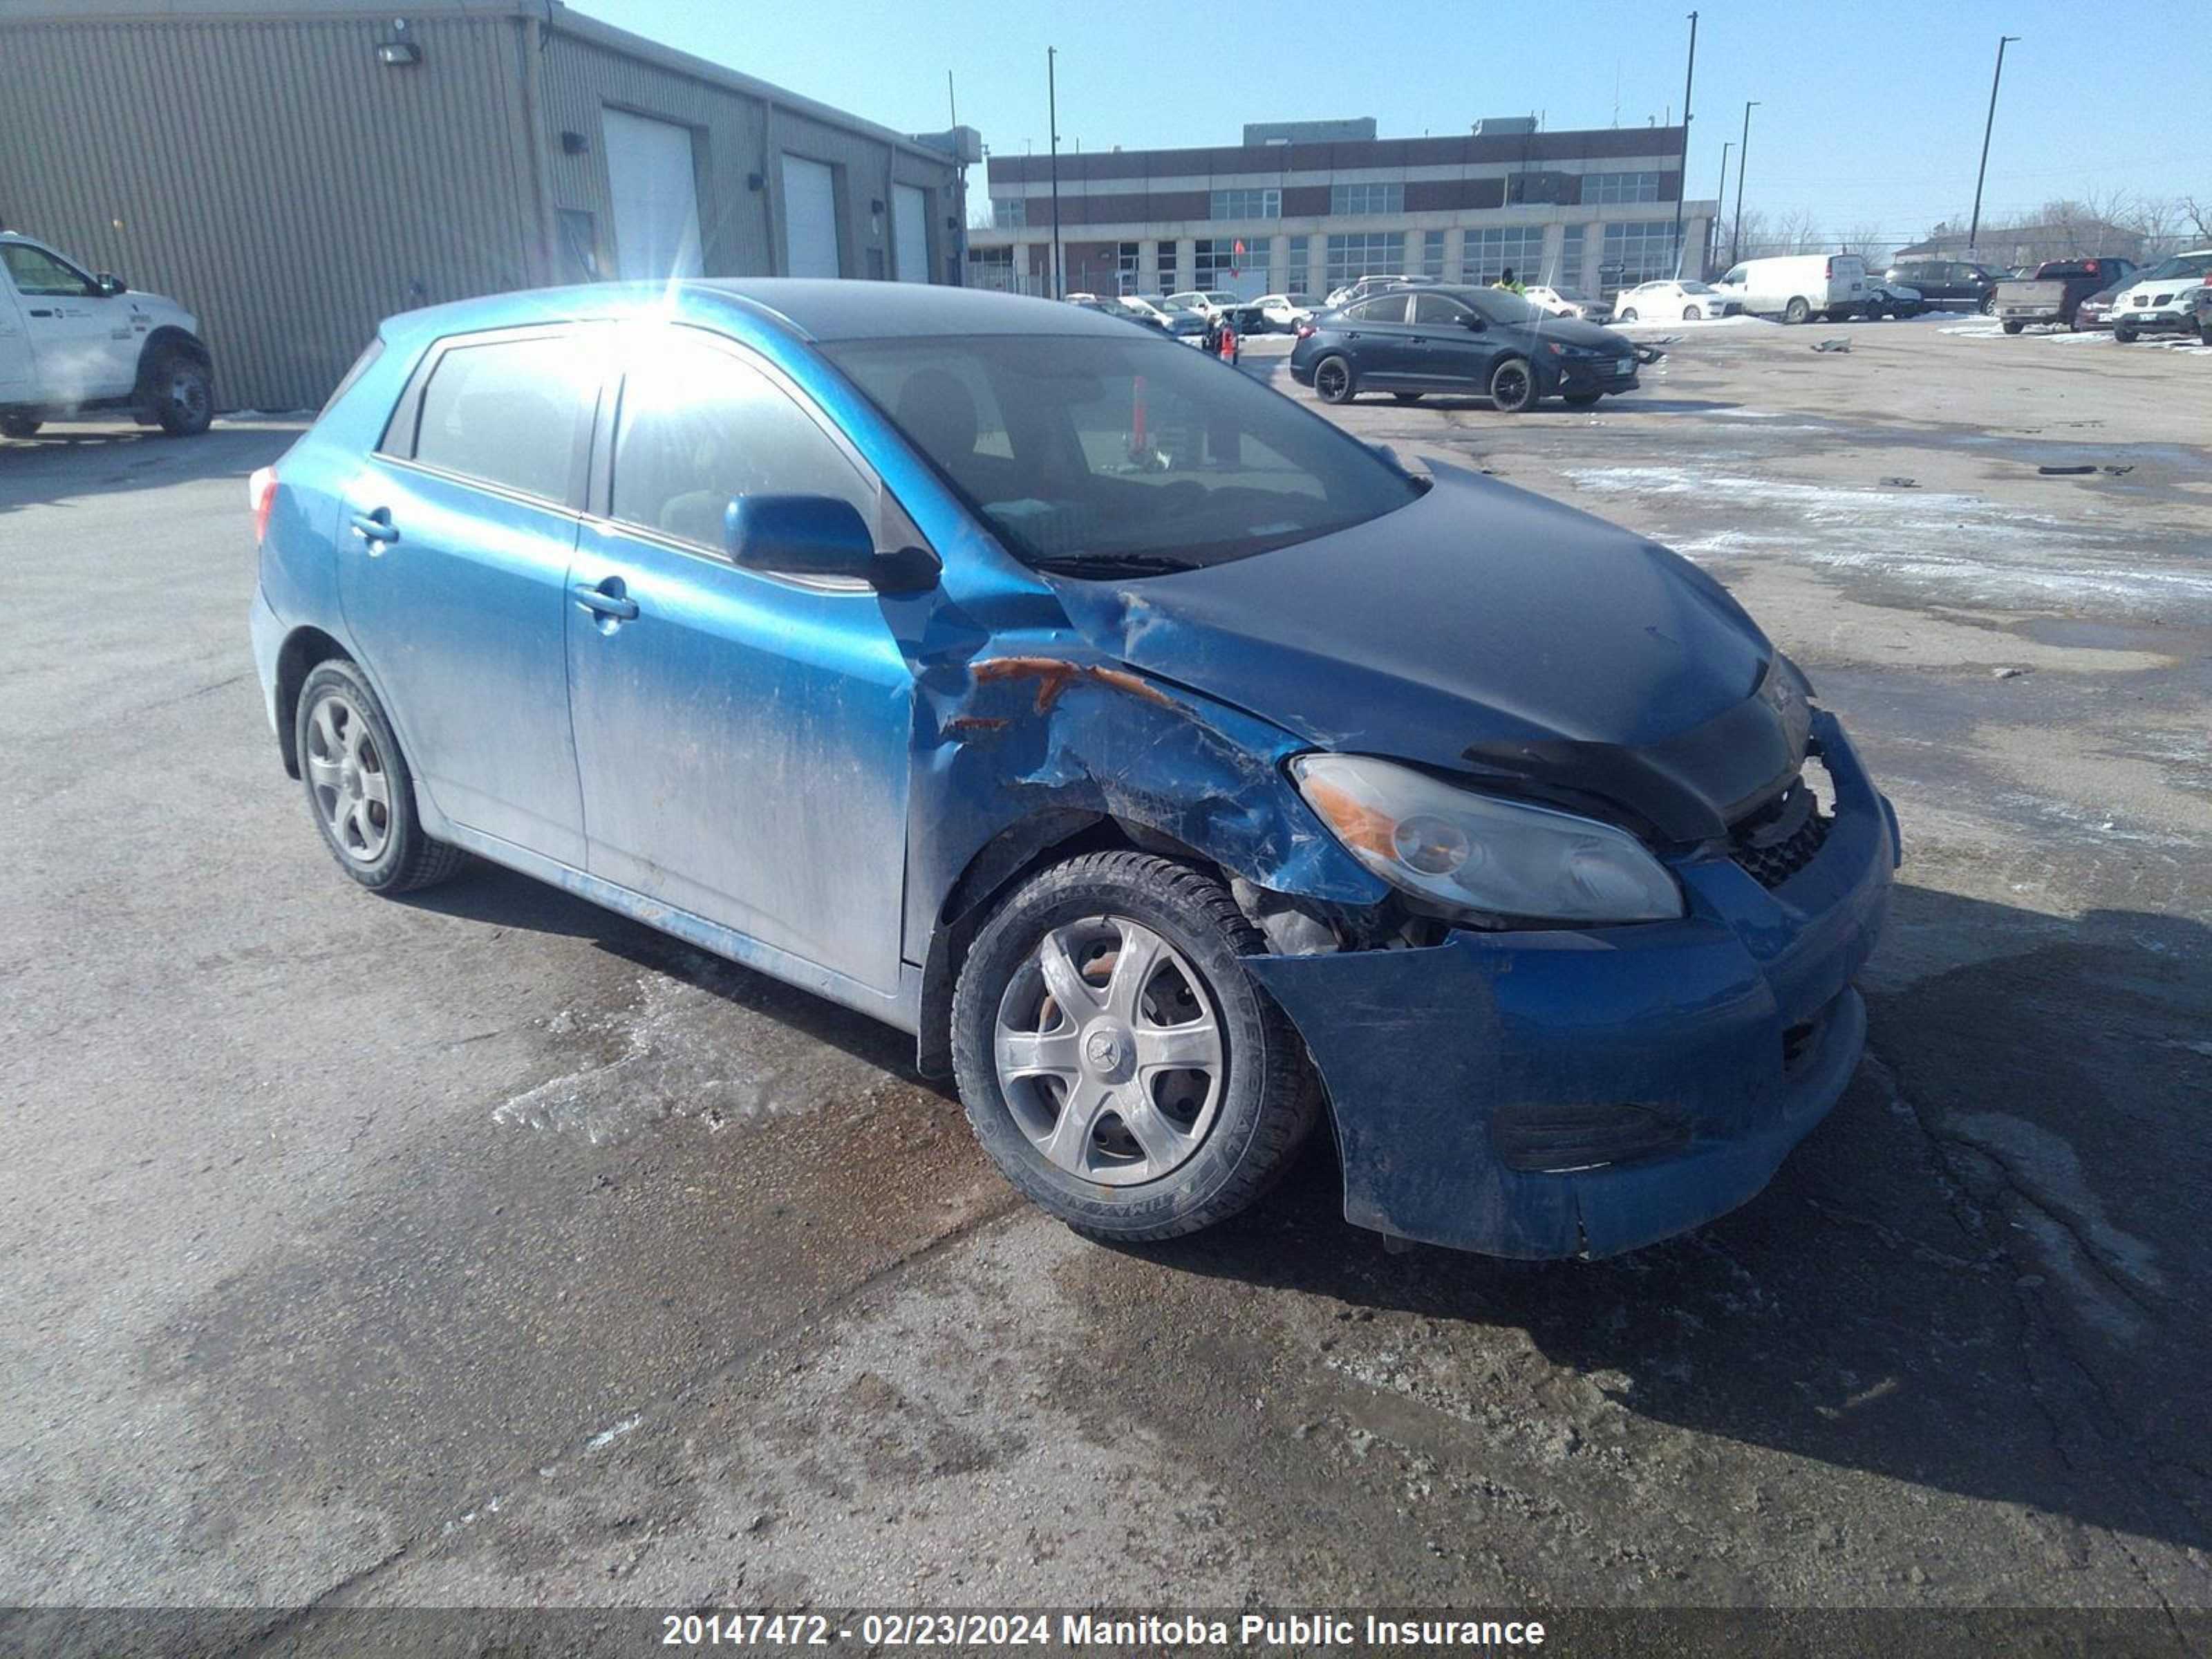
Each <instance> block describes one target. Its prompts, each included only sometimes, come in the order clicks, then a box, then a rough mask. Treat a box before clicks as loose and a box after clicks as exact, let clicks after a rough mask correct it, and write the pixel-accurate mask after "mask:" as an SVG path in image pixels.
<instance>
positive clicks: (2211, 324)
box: [2197, 317, 2212, 346]
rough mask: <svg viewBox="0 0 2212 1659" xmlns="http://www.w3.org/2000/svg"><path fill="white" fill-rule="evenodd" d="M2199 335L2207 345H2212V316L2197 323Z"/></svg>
mask: <svg viewBox="0 0 2212 1659" xmlns="http://www.w3.org/2000/svg"><path fill="white" fill-rule="evenodd" d="M2197 338H2198V339H2199V340H2201V341H2203V343H2205V344H2206V345H2209V346H2212V317H2208V318H2206V319H2204V320H2203V322H2201V323H2199V324H2197Z"/></svg>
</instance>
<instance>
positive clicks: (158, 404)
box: [146, 348, 215, 438]
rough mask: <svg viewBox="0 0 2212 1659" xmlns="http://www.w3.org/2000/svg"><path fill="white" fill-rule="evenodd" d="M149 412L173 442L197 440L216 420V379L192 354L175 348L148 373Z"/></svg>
mask: <svg viewBox="0 0 2212 1659" xmlns="http://www.w3.org/2000/svg"><path fill="white" fill-rule="evenodd" d="M146 397H147V400H148V405H149V410H150V411H151V413H152V414H153V416H154V418H155V421H157V422H160V423H161V430H162V431H164V432H166V433H167V434H168V435H169V436H171V437H172V438H197V437H198V436H199V435H200V434H201V433H203V432H204V431H206V430H207V429H208V426H209V423H210V422H212V421H213V420H214V419H215V377H214V376H213V375H212V374H209V372H208V367H207V365H206V364H205V363H204V362H201V361H200V360H199V359H198V358H197V357H195V356H191V354H190V353H188V352H183V351H179V350H176V349H173V348H172V349H168V350H166V351H163V352H161V354H160V355H159V356H156V357H155V359H154V361H153V362H152V364H151V365H150V366H149V368H148V369H147V373H146Z"/></svg>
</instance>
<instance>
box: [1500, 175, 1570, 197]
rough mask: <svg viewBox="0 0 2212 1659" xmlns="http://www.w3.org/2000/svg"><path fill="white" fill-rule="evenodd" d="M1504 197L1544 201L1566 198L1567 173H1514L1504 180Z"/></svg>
mask: <svg viewBox="0 0 2212 1659" xmlns="http://www.w3.org/2000/svg"><path fill="white" fill-rule="evenodd" d="M1505 199H1506V200H1507V201H1509V202H1512V203H1516V204H1521V203H1533V204H1539V205H1541V204H1546V203H1552V202H1564V201H1565V200H1566V199H1567V175H1566V174H1565V173H1515V174H1514V175H1513V176H1512V178H1510V179H1508V180H1506V184H1505Z"/></svg>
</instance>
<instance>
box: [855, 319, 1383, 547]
mask: <svg viewBox="0 0 2212 1659" xmlns="http://www.w3.org/2000/svg"><path fill="white" fill-rule="evenodd" d="M821 349H822V350H823V353H824V355H826V356H828V357H829V359H830V361H831V362H834V363H836V365H837V367H838V368H841V369H842V370H843V371H844V372H845V374H847V375H848V376H849V377H850V378H851V379H852V380H854V382H855V383H856V384H857V385H858V386H860V390H861V391H862V392H864V393H865V394H866V396H867V397H868V398H869V399H870V400H871V401H872V402H873V403H874V404H875V405H876V406H877V407H878V409H880V410H883V411H884V415H885V416H887V417H888V418H889V419H890V421H891V422H892V423H893V424H894V425H895V426H896V427H897V428H899V430H900V431H901V432H902V433H903V434H905V435H906V437H907V438H908V441H911V442H912V443H913V444H914V445H915V447H916V448H918V449H920V450H921V452H922V453H923V454H924V455H926V456H927V457H928V459H930V461H931V462H933V464H934V465H935V466H936V468H937V470H938V471H939V472H940V473H942V474H943V475H944V477H945V480H946V481H947V482H948V483H950V484H951V486H952V488H953V489H955V490H957V492H958V493H959V494H960V495H962V496H963V498H964V499H965V500H966V501H967V502H968V503H969V506H970V507H973V508H974V509H975V512H976V513H979V514H980V515H981V517H982V518H983V520H985V521H986V522H987V524H988V525H989V526H990V527H991V528H992V530H993V531H994V532H996V533H997V535H998V536H999V538H1000V540H1001V541H1002V542H1004V543H1005V544H1006V546H1007V547H1008V548H1009V549H1010V550H1012V552H1013V553H1014V554H1015V556H1017V557H1018V558H1020V559H1022V560H1023V561H1024V562H1027V563H1029V564H1031V565H1036V566H1039V567H1042V568H1050V569H1057V570H1066V571H1070V572H1072V573H1073V574H1101V575H1104V574H1123V575H1127V574H1148V573H1152V574H1157V573H1158V572H1161V571H1168V570H1176V569H1182V568H1188V567H1192V566H1196V565H1207V564H1219V563H1223V562H1226V561H1228V560H1231V559H1237V558H1243V557H1245V556H1249V555H1251V554H1255V553H1263V552H1266V551H1268V550H1271V549H1273V548H1278V547H1287V546H1289V545H1290V544H1292V543H1295V542H1303V541H1307V540H1310V539H1311V538H1314V537H1316V536H1325V535H1328V534H1329V533H1330V532H1334V531H1338V530H1344V529H1347V528H1349V527H1350V526H1353V525H1357V524H1364V523H1365V522H1366V521H1367V520H1370V519H1375V518H1379V517H1380V516H1381V515H1383V513H1389V512H1392V511H1394V510H1395V509H1396V508H1398V507H1402V506H1404V505H1405V504H1406V503H1407V501H1411V500H1413V498H1414V497H1415V496H1416V495H1419V493H1420V489H1419V485H1418V484H1416V483H1414V482H1413V480H1412V479H1410V478H1408V477H1407V476H1406V475H1405V474H1404V473H1402V472H1401V471H1398V470H1397V469H1396V468H1395V467H1394V466H1391V465H1389V464H1388V463H1386V462H1385V461H1384V460H1383V459H1382V458H1381V457H1380V456H1378V455H1376V453H1375V452H1374V451H1372V450H1370V448H1368V447H1367V446H1365V445H1364V444H1362V443H1360V442H1358V441H1357V440H1356V439H1353V438H1352V437H1350V436H1348V435H1346V434H1345V433H1344V432H1343V431H1342V430H1340V428H1337V427H1335V426H1334V425H1332V424H1331V423H1330V422H1328V421H1325V420H1322V418H1321V417H1319V416H1316V415H1312V414H1310V413H1309V412H1307V411H1306V410H1303V409H1301V408H1299V407H1298V406H1297V404H1294V403H1292V402H1291V401H1290V399H1288V398H1285V397H1283V396H1281V395H1280V394H1279V393H1277V392H1270V391H1269V390H1267V387H1265V386H1261V384H1260V383H1259V382H1258V381H1256V380H1252V379H1250V378H1249V377H1248V376H1247V375H1245V374H1243V373H1242V372H1240V371H1238V370H1236V369H1232V368H1228V367H1227V366H1226V365H1224V364H1221V363H1218V362H1214V361H1213V360H1212V359H1211V358H1209V357H1206V356H1201V355H1200V354H1199V353H1197V352H1194V351H1191V350H1189V349H1188V348H1185V347H1182V346H1177V345H1173V344H1170V343H1169V342H1167V341H1165V340H1163V339H1160V338H1158V337H1157V336H1154V337H1152V338H1149V339H1147V338H1146V337H1145V336H1143V335H1141V334H1139V333H1135V332H1132V333H1131V335H1130V337H1129V338H1128V339H1127V340H1126V341H1125V340H1121V339H1110V340H1109V339H1099V338H1092V337H1084V336H1066V335H1024V336H1015V337H950V336H947V337H933V338H927V339H892V340H854V341H847V342H842V343H831V344H828V345H824V346H823V347H822V348H821Z"/></svg>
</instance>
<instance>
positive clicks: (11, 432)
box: [0, 415, 46, 438]
mask: <svg viewBox="0 0 2212 1659" xmlns="http://www.w3.org/2000/svg"><path fill="white" fill-rule="evenodd" d="M45 424H46V422H44V421H42V420H40V418H39V417H38V416H35V415H0V438H35V437H37V436H38V435H39V428H40V427H42V426H44V425H45Z"/></svg>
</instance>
